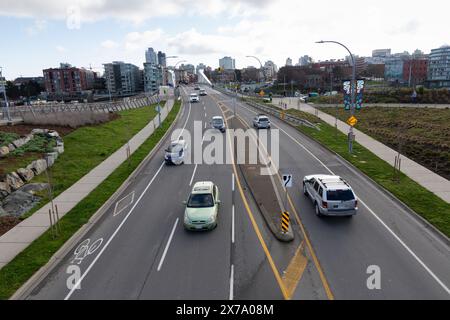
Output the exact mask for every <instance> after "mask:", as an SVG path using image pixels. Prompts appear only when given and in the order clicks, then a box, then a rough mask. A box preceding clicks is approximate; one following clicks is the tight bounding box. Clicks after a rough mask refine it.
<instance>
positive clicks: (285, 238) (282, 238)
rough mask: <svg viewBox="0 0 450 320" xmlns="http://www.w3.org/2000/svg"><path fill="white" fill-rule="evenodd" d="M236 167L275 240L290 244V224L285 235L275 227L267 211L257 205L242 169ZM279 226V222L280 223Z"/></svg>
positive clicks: (291, 238)
mask: <svg viewBox="0 0 450 320" xmlns="http://www.w3.org/2000/svg"><path fill="white" fill-rule="evenodd" d="M237 167H239V172H240V173H241V176H242V178H243V180H244V181H245V184H246V186H247V189H248V191H250V194H251V196H252V199H253V202H254V203H255V204H256V207H257V208H258V209H259V212H260V213H261V215H262V216H263V218H264V221H266V224H267V225H268V226H269V229H270V231H271V232H272V233H273V235H274V236H275V238H277V240H279V241H282V242H291V241H293V240H294V232H293V230H292V223H291V224H289V231H288V232H287V233H283V232H282V231H281V230H280V228H279V227H277V226H276V224H275V223H274V222H273V221H272V219H270V218H269V217H270V216H271V215H270V214H269V212H267V210H266V209H265V208H264V206H260V205H259V204H258V201H257V200H256V197H255V193H254V191H253V188H252V187H251V186H250V184H249V183H248V181H247V178H246V177H245V174H244V172H243V170H242V167H241V166H240V165H237ZM280 214H281V213H280ZM280 225H281V222H280Z"/></svg>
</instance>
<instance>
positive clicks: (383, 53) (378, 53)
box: [372, 49, 391, 58]
mask: <svg viewBox="0 0 450 320" xmlns="http://www.w3.org/2000/svg"><path fill="white" fill-rule="evenodd" d="M390 55H391V49H376V50H373V51H372V57H373V58H387V57H389V56H390Z"/></svg>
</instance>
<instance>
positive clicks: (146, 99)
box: [9, 95, 160, 119]
mask: <svg viewBox="0 0 450 320" xmlns="http://www.w3.org/2000/svg"><path fill="white" fill-rule="evenodd" d="M158 100H160V98H159V97H158V95H153V96H138V97H132V98H125V99H123V100H121V101H114V102H94V103H50V104H40V105H24V106H12V107H10V108H9V109H10V116H11V118H22V119H23V118H24V114H26V113H31V114H33V116H36V115H38V114H39V115H46V114H53V113H57V112H66V113H67V112H69V113H70V112H87V111H89V112H97V113H110V112H118V111H123V110H130V109H137V108H142V107H145V106H148V105H151V104H154V103H157V102H158Z"/></svg>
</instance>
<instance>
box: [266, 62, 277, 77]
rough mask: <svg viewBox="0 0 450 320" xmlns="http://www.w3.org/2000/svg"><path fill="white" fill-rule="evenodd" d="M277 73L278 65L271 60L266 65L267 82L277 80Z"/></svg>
mask: <svg viewBox="0 0 450 320" xmlns="http://www.w3.org/2000/svg"><path fill="white" fill-rule="evenodd" d="M277 72H278V68H277V65H276V64H275V63H274V62H273V61H270V60H269V61H267V62H266V63H265V64H264V74H265V76H266V80H272V79H276V77H277Z"/></svg>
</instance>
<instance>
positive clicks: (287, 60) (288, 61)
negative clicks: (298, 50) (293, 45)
mask: <svg viewBox="0 0 450 320" xmlns="http://www.w3.org/2000/svg"><path fill="white" fill-rule="evenodd" d="M286 67H292V59H291V58H287V59H286Z"/></svg>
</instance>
